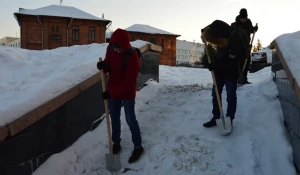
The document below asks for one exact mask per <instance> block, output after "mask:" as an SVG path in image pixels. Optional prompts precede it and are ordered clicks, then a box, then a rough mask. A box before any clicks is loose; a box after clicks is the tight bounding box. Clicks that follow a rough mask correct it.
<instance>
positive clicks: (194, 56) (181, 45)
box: [176, 40, 205, 65]
mask: <svg viewBox="0 0 300 175" xmlns="http://www.w3.org/2000/svg"><path fill="white" fill-rule="evenodd" d="M204 49H205V48H204V44H200V43H196V42H190V41H185V40H176V56H177V57H176V65H180V64H193V63H195V62H201V56H202V54H203V53H204Z"/></svg>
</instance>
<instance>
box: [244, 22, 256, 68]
mask: <svg viewBox="0 0 300 175" xmlns="http://www.w3.org/2000/svg"><path fill="white" fill-rule="evenodd" d="M255 26H257V23H256V25H255ZM255 33H256V30H254V32H253V35H252V38H251V45H252V44H253V41H254V36H255ZM248 59H249V58H247V59H246V60H245V63H244V66H243V70H242V73H244V71H245V69H246V65H247V62H248Z"/></svg>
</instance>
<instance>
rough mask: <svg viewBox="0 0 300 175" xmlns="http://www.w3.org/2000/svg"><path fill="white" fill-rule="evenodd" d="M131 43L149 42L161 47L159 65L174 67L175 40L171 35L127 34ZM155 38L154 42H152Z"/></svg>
mask: <svg viewBox="0 0 300 175" xmlns="http://www.w3.org/2000/svg"><path fill="white" fill-rule="evenodd" d="M129 34H130V38H131V41H135V40H137V39H139V40H143V41H148V42H151V43H153V44H155V45H158V46H162V47H163V50H162V52H161V53H160V64H161V65H168V66H176V38H177V36H173V35H158V34H147V33H139V32H129ZM154 38H155V40H154Z"/></svg>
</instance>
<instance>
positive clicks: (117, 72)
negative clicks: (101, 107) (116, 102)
mask: <svg viewBox="0 0 300 175" xmlns="http://www.w3.org/2000/svg"><path fill="white" fill-rule="evenodd" d="M112 44H114V45H118V46H121V47H122V48H123V49H124V52H123V53H118V52H115V51H112V53H111V54H110V50H111V47H113V46H112ZM130 47H131V45H130V37H129V33H128V32H127V31H125V30H123V29H117V30H116V31H115V32H114V33H113V34H112V36H111V39H110V44H109V45H108V47H107V49H106V55H105V60H104V63H105V69H104V72H109V74H110V77H109V80H108V83H107V86H108V88H107V89H108V94H109V96H110V97H111V98H115V99H120V100H126V99H134V98H135V97H136V86H137V77H138V73H139V71H140V60H139V58H138V55H137V53H136V52H133V54H132V55H131V56H130V57H129V59H128V65H127V67H126V69H125V70H124V67H123V65H124V62H123V61H124V54H125V53H127V52H128V51H129V49H130Z"/></svg>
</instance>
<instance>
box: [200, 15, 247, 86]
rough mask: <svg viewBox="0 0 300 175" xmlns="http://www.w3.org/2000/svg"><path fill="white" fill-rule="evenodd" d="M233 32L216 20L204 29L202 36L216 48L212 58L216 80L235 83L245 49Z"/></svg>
mask: <svg viewBox="0 0 300 175" xmlns="http://www.w3.org/2000/svg"><path fill="white" fill-rule="evenodd" d="M233 31H234V30H233V28H231V27H230V26H229V25H228V24H227V23H225V22H223V21H220V20H216V21H214V22H213V23H212V24H211V25H209V26H208V27H206V28H205V29H204V33H203V35H204V39H205V41H206V42H208V43H210V44H213V45H215V46H217V53H216V56H215V57H214V58H213V59H214V64H213V65H214V71H215V74H216V76H217V78H222V79H228V80H232V81H236V80H237V79H238V77H239V74H240V66H239V64H241V60H242V59H243V57H244V55H245V48H244V44H242V43H241V42H242V41H241V39H240V37H239V36H238V35H237V34H235V33H232V32H233ZM210 55H211V54H210Z"/></svg>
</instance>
